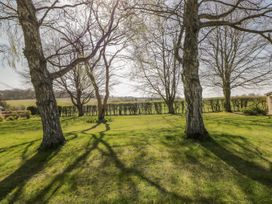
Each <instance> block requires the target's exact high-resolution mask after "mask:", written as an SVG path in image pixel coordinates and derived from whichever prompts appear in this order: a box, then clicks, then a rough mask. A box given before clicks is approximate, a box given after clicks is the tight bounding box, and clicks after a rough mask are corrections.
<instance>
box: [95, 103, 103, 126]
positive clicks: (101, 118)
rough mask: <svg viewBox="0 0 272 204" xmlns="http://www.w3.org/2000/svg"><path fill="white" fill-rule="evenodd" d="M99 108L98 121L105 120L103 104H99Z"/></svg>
mask: <svg viewBox="0 0 272 204" xmlns="http://www.w3.org/2000/svg"><path fill="white" fill-rule="evenodd" d="M97 108H98V122H100V123H102V122H105V108H104V106H103V105H102V104H100V105H98V106H97Z"/></svg>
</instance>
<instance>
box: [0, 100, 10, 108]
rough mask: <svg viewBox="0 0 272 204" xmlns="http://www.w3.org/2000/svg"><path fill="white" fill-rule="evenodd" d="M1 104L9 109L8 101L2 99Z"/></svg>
mask: <svg viewBox="0 0 272 204" xmlns="http://www.w3.org/2000/svg"><path fill="white" fill-rule="evenodd" d="M0 106H2V107H3V108H4V109H5V110H6V109H9V105H8V104H7V102H6V101H2V100H1V99H0Z"/></svg>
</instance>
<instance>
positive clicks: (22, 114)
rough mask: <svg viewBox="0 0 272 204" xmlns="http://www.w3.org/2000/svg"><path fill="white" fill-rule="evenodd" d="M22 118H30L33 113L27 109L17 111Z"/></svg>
mask: <svg viewBox="0 0 272 204" xmlns="http://www.w3.org/2000/svg"><path fill="white" fill-rule="evenodd" d="M16 113H17V114H18V115H19V117H20V118H26V119H29V118H30V115H31V112H30V111H28V110H26V111H17V112H16Z"/></svg>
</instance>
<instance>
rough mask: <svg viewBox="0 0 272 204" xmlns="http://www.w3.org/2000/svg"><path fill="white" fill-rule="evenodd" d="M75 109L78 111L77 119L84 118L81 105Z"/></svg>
mask: <svg viewBox="0 0 272 204" xmlns="http://www.w3.org/2000/svg"><path fill="white" fill-rule="evenodd" d="M76 107H77V111H78V117H82V116H84V111H83V105H82V104H81V103H78V104H77V106H76Z"/></svg>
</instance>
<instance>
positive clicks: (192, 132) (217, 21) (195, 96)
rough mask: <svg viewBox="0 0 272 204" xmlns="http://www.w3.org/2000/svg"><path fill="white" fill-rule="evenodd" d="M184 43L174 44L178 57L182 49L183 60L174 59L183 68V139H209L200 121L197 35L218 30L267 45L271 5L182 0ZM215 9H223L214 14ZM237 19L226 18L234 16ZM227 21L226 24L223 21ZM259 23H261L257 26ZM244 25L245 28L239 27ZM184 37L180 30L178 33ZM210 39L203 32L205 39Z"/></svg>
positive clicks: (257, 1) (247, 1) (256, 0)
mask: <svg viewBox="0 0 272 204" xmlns="http://www.w3.org/2000/svg"><path fill="white" fill-rule="evenodd" d="M183 2H184V15H183V25H184V39H183V38H180V41H178V42H177V53H178V50H179V49H183V56H178V55H177V59H179V61H180V62H181V63H182V64H183V83H184V95H185V100H186V104H187V113H186V129H185V132H186V137H187V138H192V139H198V140H202V139H205V138H206V137H207V136H208V132H207V130H206V128H205V125H204V122H203V117H202V87H201V84H200V79H199V55H198V51H199V42H200V41H201V39H200V31H203V30H204V29H212V28H216V27H220V26H229V27H232V28H234V29H237V30H240V31H244V32H249V33H254V34H256V35H260V36H262V37H263V38H265V39H267V40H268V41H270V42H272V39H271V38H270V33H271V32H272V30H271V28H268V27H267V26H268V25H269V24H268V23H267V21H268V20H270V18H271V14H272V4H271V3H269V2H267V1H265V0H254V1H253V0H234V1H227V2H226V1H221V0H201V1H199V0H184V1H183ZM216 7H220V8H223V9H222V12H220V13H216ZM234 12H235V13H239V15H237V18H234V19H231V18H228V17H229V16H231V15H232V14H233V13H234ZM226 19H227V20H226ZM256 21H258V22H262V23H256ZM242 24H243V25H244V24H246V27H242V26H241V25H242ZM181 31H182V32H181V33H183V29H181ZM207 35H209V32H206V35H205V36H204V38H205V37H206V36H207Z"/></svg>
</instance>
